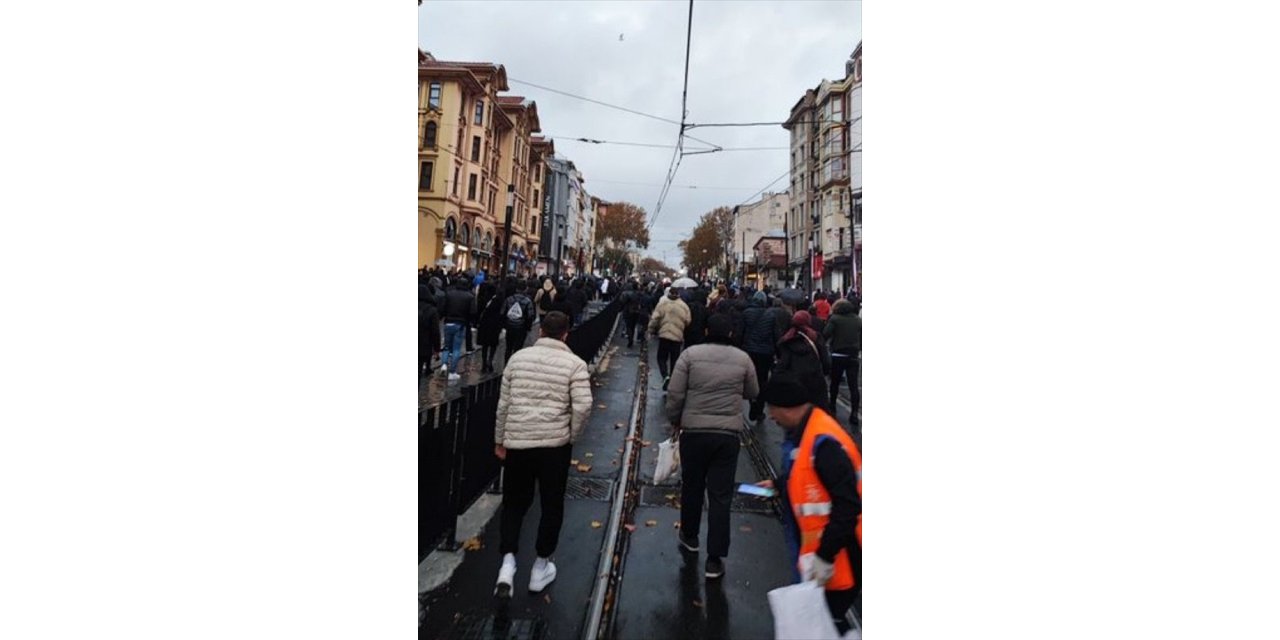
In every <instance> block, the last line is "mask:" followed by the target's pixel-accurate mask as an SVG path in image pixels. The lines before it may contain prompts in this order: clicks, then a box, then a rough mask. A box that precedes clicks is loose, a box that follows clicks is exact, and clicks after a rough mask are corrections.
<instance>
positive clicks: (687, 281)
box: [671, 278, 698, 289]
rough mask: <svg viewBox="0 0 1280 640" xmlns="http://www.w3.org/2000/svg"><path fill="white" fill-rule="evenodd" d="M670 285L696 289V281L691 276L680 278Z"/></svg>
mask: <svg viewBox="0 0 1280 640" xmlns="http://www.w3.org/2000/svg"><path fill="white" fill-rule="evenodd" d="M671 286H673V287H675V288H677V289H697V288H698V283H697V281H695V280H694V279H693V278H680V279H679V280H676V281H675V282H672V283H671Z"/></svg>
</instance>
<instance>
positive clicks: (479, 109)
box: [476, 100, 484, 124]
mask: <svg viewBox="0 0 1280 640" xmlns="http://www.w3.org/2000/svg"><path fill="white" fill-rule="evenodd" d="M476 124H484V100H476Z"/></svg>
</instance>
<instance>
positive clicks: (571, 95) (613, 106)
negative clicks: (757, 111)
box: [507, 78, 720, 148]
mask: <svg viewBox="0 0 1280 640" xmlns="http://www.w3.org/2000/svg"><path fill="white" fill-rule="evenodd" d="M507 81H508V82H514V83H516V84H523V85H528V86H530V87H536V88H538V89H542V90H543V91H550V92H551V93H558V94H560V95H562V96H567V97H569V98H573V99H575V100H583V101H586V102H590V103H593V104H598V105H600V106H602V107H609V108H610V109H617V110H619V111H625V112H627V113H631V114H634V115H637V116H642V117H645V118H651V119H653V120H657V121H659V122H666V123H669V124H676V125H678V124H680V123H679V122H677V121H675V120H672V119H670V118H664V117H662V116H655V115H653V114H652V113H645V112H643V111H636V110H635V109H628V108H627V107H620V106H618V105H616V104H609V103H608V102H604V101H601V100H596V99H595V98H588V97H586V96H580V95H578V94H576V93H569V92H568V91H561V90H559V89H552V88H551V87H545V86H543V85H540V84H534V83H532V82H526V81H524V80H517V79H515V78H507ZM685 137H686V138H688V139H690V140H693V141H694V142H701V143H702V144H705V145H708V146H711V147H717V148H719V147H720V145H718V144H716V143H714V142H708V141H706V140H699V139H698V138H695V137H693V136H685Z"/></svg>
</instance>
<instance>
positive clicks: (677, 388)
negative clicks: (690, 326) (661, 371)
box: [666, 315, 760, 579]
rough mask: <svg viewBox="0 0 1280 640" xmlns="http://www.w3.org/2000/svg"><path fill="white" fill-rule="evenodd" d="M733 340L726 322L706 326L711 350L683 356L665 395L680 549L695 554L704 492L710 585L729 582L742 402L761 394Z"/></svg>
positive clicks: (714, 320)
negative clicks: (673, 442)
mask: <svg viewBox="0 0 1280 640" xmlns="http://www.w3.org/2000/svg"><path fill="white" fill-rule="evenodd" d="M732 333H733V321H732V320H730V319H729V318H728V317H726V316H723V315H714V316H711V317H710V318H708V319H707V337H706V342H705V343H703V344H699V345H695V346H692V347H689V348H688V349H685V350H684V352H683V353H681V354H680V359H679V360H677V361H676V366H675V369H674V371H672V374H671V385H670V387H669V388H668V389H667V406H666V411H667V419H668V420H670V421H671V424H672V425H673V426H674V428H675V430H676V432H677V433H678V434H679V438H680V467H681V488H680V530H679V534H678V537H679V543H680V547H681V548H683V549H684V550H685V551H688V552H691V553H697V551H698V529H699V527H700V525H701V520H702V498H703V492H704V491H705V492H706V495H707V498H708V500H709V504H708V505H707V565H706V577H707V578H708V579H713V578H719V577H721V576H723V575H724V560H723V558H724V557H725V556H726V555H728V553H729V505H730V503H731V502H732V501H733V475H734V471H735V470H736V469H737V466H738V447H739V440H738V438H739V433H740V432H741V431H742V428H743V422H742V401H743V400H744V399H746V400H753V399H755V397H756V395H757V394H759V393H760V386H759V385H758V384H757V382H756V371H755V365H753V364H752V362H751V358H750V357H748V356H747V354H746V353H745V352H743V351H742V350H741V349H738V348H737V347H735V346H733V336H732Z"/></svg>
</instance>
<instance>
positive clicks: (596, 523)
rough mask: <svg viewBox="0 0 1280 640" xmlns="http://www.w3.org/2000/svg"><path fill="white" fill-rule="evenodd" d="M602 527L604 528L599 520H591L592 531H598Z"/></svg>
mask: <svg viewBox="0 0 1280 640" xmlns="http://www.w3.org/2000/svg"><path fill="white" fill-rule="evenodd" d="M603 526H604V525H602V524H600V521H599V520H592V521H591V528H592V529H599V528H600V527H603Z"/></svg>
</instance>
